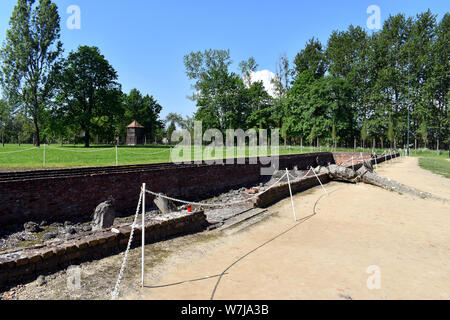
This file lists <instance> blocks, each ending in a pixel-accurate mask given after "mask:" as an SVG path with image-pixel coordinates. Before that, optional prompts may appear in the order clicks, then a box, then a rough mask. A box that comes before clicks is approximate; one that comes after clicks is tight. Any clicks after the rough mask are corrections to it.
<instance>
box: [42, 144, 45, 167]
mask: <svg viewBox="0 0 450 320" xmlns="http://www.w3.org/2000/svg"><path fill="white" fill-rule="evenodd" d="M43 161H44V162H43V164H42V166H43V167H44V169H45V143H44V160H43Z"/></svg>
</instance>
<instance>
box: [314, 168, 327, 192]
mask: <svg viewBox="0 0 450 320" xmlns="http://www.w3.org/2000/svg"><path fill="white" fill-rule="evenodd" d="M312 172H313V173H314V175H315V176H316V178H317V180H319V183H320V186H321V187H322V189H323V191H324V192H325V194H326V195H327V196H329V194H328V191H327V189H325V187H324V186H323V184H322V181H320V179H319V176H318V175H317V174H316V171H314V170H313V171H312Z"/></svg>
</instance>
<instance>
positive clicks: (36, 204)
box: [0, 153, 334, 225]
mask: <svg viewBox="0 0 450 320" xmlns="http://www.w3.org/2000/svg"><path fill="white" fill-rule="evenodd" d="M329 162H331V163H333V162H334V159H333V155H332V154H331V153H315V154H303V155H287V156H280V158H279V167H280V169H284V168H289V169H291V168H293V167H294V166H297V167H298V168H299V169H300V170H302V169H306V168H308V167H309V166H311V165H312V166H316V165H318V164H322V165H326V164H327V163H329ZM247 163H249V159H247ZM261 167H262V165H261V164H234V165H206V164H202V165H192V164H191V165H173V164H161V165H159V166H155V165H152V166H148V168H147V167H145V166H143V167H139V168H138V169H135V170H133V169H131V170H130V168H129V167H127V166H124V167H121V168H115V167H111V168H105V170H101V171H98V172H94V173H89V171H86V173H83V172H84V171H83V170H80V169H69V170H68V169H66V170H64V174H63V175H58V176H57V175H56V174H55V171H54V170H53V171H49V172H41V173H39V175H36V176H35V177H34V176H30V177H27V176H26V175H21V176H20V175H18V176H17V177H16V178H15V177H13V178H8V179H6V178H4V179H3V180H2V175H0V225H5V224H21V223H24V222H27V221H42V220H46V221H64V220H68V219H70V218H72V217H79V216H86V217H88V216H89V215H91V214H92V212H93V210H94V209H95V207H96V206H97V205H98V204H99V203H100V202H102V201H105V200H106V199H107V198H108V197H109V196H113V197H114V198H115V199H116V206H117V209H118V210H119V211H128V210H133V209H135V206H136V204H137V201H138V197H139V192H140V188H141V185H142V183H146V184H147V188H148V189H149V190H152V191H154V192H161V193H165V194H168V195H170V196H173V197H177V198H181V199H186V200H201V199H206V198H208V197H210V196H213V195H216V194H218V193H221V192H224V191H228V190H230V189H233V188H240V187H245V186H252V185H254V184H257V183H258V182H260V181H261V179H263V177H262V176H261V175H260V172H261ZM147 203H148V204H150V205H151V203H152V199H151V198H150V199H149V201H147Z"/></svg>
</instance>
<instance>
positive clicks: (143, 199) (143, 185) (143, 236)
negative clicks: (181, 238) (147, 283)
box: [141, 183, 146, 288]
mask: <svg viewBox="0 0 450 320" xmlns="http://www.w3.org/2000/svg"><path fill="white" fill-rule="evenodd" d="M145 189H146V184H145V183H143V184H142V190H141V194H142V239H141V240H142V266H141V269H142V270H141V272H142V279H141V285H142V288H143V287H144V272H145V270H144V268H145Z"/></svg>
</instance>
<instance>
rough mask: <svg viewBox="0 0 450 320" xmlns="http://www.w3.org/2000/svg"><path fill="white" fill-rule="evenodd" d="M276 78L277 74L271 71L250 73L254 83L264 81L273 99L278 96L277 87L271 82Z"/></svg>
mask: <svg viewBox="0 0 450 320" xmlns="http://www.w3.org/2000/svg"><path fill="white" fill-rule="evenodd" d="M275 77H276V76H275V73H273V72H272V71H269V70H261V71H256V72H251V73H250V78H251V81H252V83H254V82H258V81H262V83H263V85H264V88H265V89H266V91H267V93H268V94H270V95H271V96H272V97H275V96H276V93H275V87H274V85H273V84H272V82H271V80H272V79H274V78H275Z"/></svg>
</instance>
